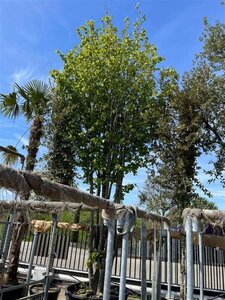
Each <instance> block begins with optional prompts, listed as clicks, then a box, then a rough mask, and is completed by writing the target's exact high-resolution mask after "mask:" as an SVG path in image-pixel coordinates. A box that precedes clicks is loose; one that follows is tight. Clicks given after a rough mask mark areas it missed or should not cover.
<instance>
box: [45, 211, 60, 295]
mask: <svg viewBox="0 0 225 300" xmlns="http://www.w3.org/2000/svg"><path fill="white" fill-rule="evenodd" d="M52 221H53V225H52V230H51V235H50V241H49V250H48V261H47V266H46V278H45V284H44V298H43V300H47V299H48V289H49V283H50V279H49V275H50V272H51V270H52V265H53V261H54V251H55V241H56V229H57V222H58V216H57V214H53V215H52Z"/></svg>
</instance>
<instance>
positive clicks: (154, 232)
mask: <svg viewBox="0 0 225 300" xmlns="http://www.w3.org/2000/svg"><path fill="white" fill-rule="evenodd" d="M153 234H154V255H153V258H154V265H153V275H152V299H153V300H156V294H157V285H156V278H157V253H156V250H157V246H156V238H157V234H156V223H155V221H154V223H153Z"/></svg>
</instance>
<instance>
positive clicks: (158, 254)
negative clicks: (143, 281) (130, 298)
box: [156, 222, 162, 300]
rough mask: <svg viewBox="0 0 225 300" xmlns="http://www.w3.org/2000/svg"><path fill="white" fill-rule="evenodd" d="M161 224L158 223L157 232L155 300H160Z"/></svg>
mask: <svg viewBox="0 0 225 300" xmlns="http://www.w3.org/2000/svg"><path fill="white" fill-rule="evenodd" d="M161 254H162V222H160V231H159V245H158V251H157V277H156V279H157V281H156V299H157V300H160V299H161V277H162V276H161V271H162V265H161V260H162V255H161Z"/></svg>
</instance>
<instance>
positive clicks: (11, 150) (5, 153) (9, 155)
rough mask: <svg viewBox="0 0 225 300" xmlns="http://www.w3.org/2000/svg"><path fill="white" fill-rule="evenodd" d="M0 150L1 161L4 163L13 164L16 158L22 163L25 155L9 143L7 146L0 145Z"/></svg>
mask: <svg viewBox="0 0 225 300" xmlns="http://www.w3.org/2000/svg"><path fill="white" fill-rule="evenodd" d="M0 151H1V152H2V158H3V162H4V163H5V164H6V165H14V164H15V163H16V162H17V161H18V159H20V161H21V164H22V165H23V163H24V160H25V157H24V155H23V154H21V153H19V152H18V151H17V149H16V148H15V147H13V146H11V145H9V146H7V147H3V146H0Z"/></svg>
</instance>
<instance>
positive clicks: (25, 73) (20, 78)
mask: <svg viewBox="0 0 225 300" xmlns="http://www.w3.org/2000/svg"><path fill="white" fill-rule="evenodd" d="M33 74H34V69H33V68H31V67H27V68H25V69H20V70H18V71H15V72H14V73H13V74H12V75H11V76H10V79H11V80H12V81H13V82H16V83H18V84H23V83H25V82H26V81H28V80H30V79H31V78H32V77H33Z"/></svg>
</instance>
